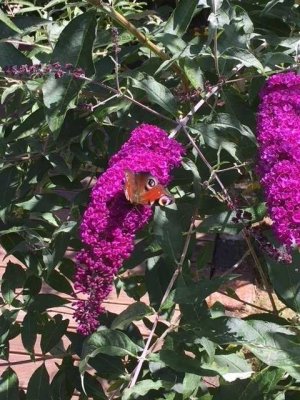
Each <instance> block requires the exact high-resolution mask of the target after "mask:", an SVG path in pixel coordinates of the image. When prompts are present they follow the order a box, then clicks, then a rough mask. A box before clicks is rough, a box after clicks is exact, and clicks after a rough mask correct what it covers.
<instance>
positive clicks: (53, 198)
mask: <svg viewBox="0 0 300 400" xmlns="http://www.w3.org/2000/svg"><path fill="white" fill-rule="evenodd" d="M68 205H69V202H68V201H67V200H66V199H65V198H64V197H62V196H59V195H58V194H55V193H45V194H43V195H35V196H33V197H32V198H31V199H29V200H26V201H23V202H20V203H17V206H18V207H22V208H23V209H24V210H28V211H31V212H40V213H43V212H50V211H55V210H59V209H60V208H63V207H66V206H68Z"/></svg>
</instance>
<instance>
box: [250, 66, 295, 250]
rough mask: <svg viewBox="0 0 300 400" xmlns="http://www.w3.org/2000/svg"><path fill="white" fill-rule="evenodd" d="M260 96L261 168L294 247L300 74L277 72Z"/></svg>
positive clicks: (277, 225) (271, 203)
mask: <svg viewBox="0 0 300 400" xmlns="http://www.w3.org/2000/svg"><path fill="white" fill-rule="evenodd" d="M260 99H261V103H260V107H259V113H258V125H257V132H258V142H259V146H260V150H259V167H258V169H259V173H260V176H261V183H262V186H263V188H264V192H265V198H266V202H267V205H268V209H269V213H270V216H271V218H272V220H273V228H274V231H275V233H276V235H277V237H278V239H279V240H280V241H281V242H282V243H283V244H284V245H286V246H287V248H291V247H293V246H299V245H300V76H299V75H297V74H296V73H294V72H288V73H281V74H277V75H273V76H272V77H271V78H269V79H268V81H267V83H266V85H265V86H264V88H263V90H262V92H261V94H260Z"/></svg>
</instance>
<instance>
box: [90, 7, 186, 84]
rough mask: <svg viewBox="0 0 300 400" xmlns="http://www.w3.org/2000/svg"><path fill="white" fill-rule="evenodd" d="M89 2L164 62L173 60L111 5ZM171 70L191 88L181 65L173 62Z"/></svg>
mask: <svg viewBox="0 0 300 400" xmlns="http://www.w3.org/2000/svg"><path fill="white" fill-rule="evenodd" d="M87 1H88V2H89V3H91V4H92V5H94V6H96V7H101V8H102V9H103V11H105V13H106V14H107V15H109V16H110V17H111V18H112V19H113V20H114V21H116V22H117V23H118V24H120V25H121V26H122V27H123V28H124V29H126V30H127V31H128V32H130V33H131V34H132V35H133V36H135V37H136V39H137V40H138V41H139V42H140V43H141V44H142V45H144V46H146V47H148V49H150V50H151V51H153V53H154V54H156V55H157V56H158V57H159V58H161V59H162V60H163V61H167V60H171V58H170V57H169V56H168V55H167V54H166V53H165V52H164V51H163V50H162V49H161V48H160V47H158V46H157V45H156V44H155V43H153V42H152V41H151V40H150V39H148V38H147V36H146V35H144V34H143V33H142V32H141V31H139V30H138V29H137V28H136V27H135V26H134V25H133V24H132V23H131V22H129V21H128V20H127V19H126V18H125V17H124V15H122V14H121V13H119V12H118V11H117V10H115V9H114V8H113V7H111V6H110V5H108V4H106V3H105V4H104V3H103V2H102V1H101V0H87ZM171 68H172V69H173V70H174V72H175V73H176V74H177V75H178V76H179V78H180V79H181V80H182V82H183V84H184V86H185V88H188V87H189V81H188V79H187V77H186V75H185V74H184V72H183V71H182V70H181V68H180V67H179V65H178V64H177V63H176V62H173V63H172V64H171Z"/></svg>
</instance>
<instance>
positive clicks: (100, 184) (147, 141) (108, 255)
mask: <svg viewBox="0 0 300 400" xmlns="http://www.w3.org/2000/svg"><path fill="white" fill-rule="evenodd" d="M183 153H184V149H183V147H182V146H181V145H180V144H179V143H178V142H177V141H176V140H174V139H170V138H168V136H167V133H166V132H165V131H164V130H162V129H160V128H158V127H156V126H153V125H146V124H143V125H140V126H139V127H138V128H136V129H135V130H134V131H133V132H132V133H131V137H130V138H129V140H128V141H127V142H126V143H125V144H124V145H123V146H122V148H121V149H120V151H119V152H118V153H117V154H115V155H114V156H113V157H112V158H111V160H110V162H109V166H108V169H107V170H106V171H105V172H104V173H103V174H102V175H101V176H100V177H99V179H98V180H97V183H96V184H95V186H94V188H93V190H92V194H91V200H90V203H89V205H88V207H87V209H86V211H85V213H84V216H83V220H82V223H81V229H80V234H81V240H82V243H83V245H84V248H83V249H82V250H81V251H80V252H79V254H78V256H77V269H76V277H75V290H76V291H79V292H81V293H83V294H85V295H86V299H85V300H79V301H77V303H76V304H75V313H74V317H75V319H76V320H77V321H78V332H79V333H81V334H83V335H88V334H90V333H91V332H93V331H94V330H95V329H96V328H97V327H98V325H99V315H100V314H101V313H102V312H103V311H104V308H103V306H102V303H103V301H104V300H105V299H106V297H107V296H108V294H109V293H110V291H111V288H112V284H113V280H114V277H115V275H116V274H117V272H118V270H119V269H120V267H121V266H122V264H123V262H124V260H125V259H127V258H128V257H129V256H130V254H131V253H132V251H133V248H134V240H135V235H136V232H137V231H138V230H139V229H140V228H142V227H143V226H144V225H145V224H146V223H147V222H148V221H149V220H150V218H151V216H152V209H151V207H150V206H143V205H138V206H136V205H133V204H131V203H130V202H129V201H127V200H126V198H125V195H124V176H125V171H126V170H131V171H133V172H148V173H150V174H151V175H153V176H155V177H156V178H157V179H158V181H159V182H160V183H161V184H163V185H167V184H168V183H169V181H170V179H171V176H170V173H171V171H172V169H173V168H174V167H176V166H178V165H179V164H180V161H181V158H182V155H183Z"/></svg>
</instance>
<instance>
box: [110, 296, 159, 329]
mask: <svg viewBox="0 0 300 400" xmlns="http://www.w3.org/2000/svg"><path fill="white" fill-rule="evenodd" d="M151 314H152V309H151V308H150V307H149V306H147V305H146V304H145V303H142V302H140V301H138V302H136V303H133V304H130V305H129V306H128V307H127V308H126V310H124V311H122V312H121V314H119V315H118V316H117V318H115V319H114V320H113V322H112V324H111V328H112V329H126V328H128V326H129V325H130V324H131V323H132V322H133V321H139V320H141V319H142V318H144V317H145V316H146V315H151Z"/></svg>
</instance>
